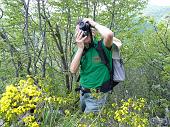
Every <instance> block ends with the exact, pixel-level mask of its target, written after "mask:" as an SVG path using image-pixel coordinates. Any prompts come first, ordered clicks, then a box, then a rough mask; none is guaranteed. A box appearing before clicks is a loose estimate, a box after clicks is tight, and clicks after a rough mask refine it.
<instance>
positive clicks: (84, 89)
mask: <svg viewBox="0 0 170 127" xmlns="http://www.w3.org/2000/svg"><path fill="white" fill-rule="evenodd" d="M81 91H82V92H85V93H91V92H92V91H93V90H92V89H89V88H84V87H81ZM94 91H95V92H96V93H99V92H100V88H96V89H94Z"/></svg>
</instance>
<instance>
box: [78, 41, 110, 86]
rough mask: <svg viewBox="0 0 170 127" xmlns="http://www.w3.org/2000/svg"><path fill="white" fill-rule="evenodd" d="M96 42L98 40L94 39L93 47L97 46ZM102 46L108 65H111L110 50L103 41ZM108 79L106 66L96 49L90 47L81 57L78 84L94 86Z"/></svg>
mask: <svg viewBox="0 0 170 127" xmlns="http://www.w3.org/2000/svg"><path fill="white" fill-rule="evenodd" d="M97 43H98V41H97V40H94V44H95V45H94V46H95V47H96V46H97ZM102 47H103V49H104V51H105V53H106V56H107V58H108V59H109V62H110V66H111V67H112V52H111V50H109V49H107V48H106V47H105V46H104V43H103V42H102ZM109 79H110V74H109V70H108V69H107V66H106V65H104V64H103V63H102V61H101V58H100V56H99V54H98V52H97V51H96V49H95V48H94V47H91V48H90V49H88V51H87V52H86V53H85V55H84V56H82V58H81V67H80V85H81V86H83V87H85V88H96V87H99V86H101V85H102V84H103V83H104V82H106V81H108V80H109Z"/></svg>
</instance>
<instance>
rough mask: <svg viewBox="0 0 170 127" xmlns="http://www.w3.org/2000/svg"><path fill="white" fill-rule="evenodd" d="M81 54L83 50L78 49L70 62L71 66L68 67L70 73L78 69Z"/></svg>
mask: <svg viewBox="0 0 170 127" xmlns="http://www.w3.org/2000/svg"><path fill="white" fill-rule="evenodd" d="M82 54H83V49H81V48H79V49H78V50H77V52H76V54H75V56H74V58H73V60H72V62H71V65H70V71H71V73H76V72H77V70H78V68H79V65H80V60H81V56H82Z"/></svg>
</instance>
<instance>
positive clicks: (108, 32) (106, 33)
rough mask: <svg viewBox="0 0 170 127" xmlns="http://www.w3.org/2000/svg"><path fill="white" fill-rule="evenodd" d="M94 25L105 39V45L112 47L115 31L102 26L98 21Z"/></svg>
mask: <svg viewBox="0 0 170 127" xmlns="http://www.w3.org/2000/svg"><path fill="white" fill-rule="evenodd" d="M94 27H95V28H96V29H97V31H98V32H99V33H100V35H101V36H102V38H103V39H104V40H105V45H106V46H107V47H110V46H111V45H112V39H113V32H112V31H111V30H110V29H109V28H107V27H105V26H102V25H100V24H98V23H96V24H95V26H94Z"/></svg>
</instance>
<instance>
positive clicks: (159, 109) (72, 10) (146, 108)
mask: <svg viewBox="0 0 170 127" xmlns="http://www.w3.org/2000/svg"><path fill="white" fill-rule="evenodd" d="M146 5H147V0H142V1H140V0H126V1H125V0H124V1H122V0H114V1H112V2H111V1H110V0H102V1H97V0H90V1H87V0H78V1H77V0H67V1H66V0H62V1H57V0H48V1H41V0H37V1H33V2H32V1H30V0H28V1H27V2H25V1H24V0H15V1H13V0H1V1H0V126H7V127H9V126H11V125H13V126H17V127H18V126H21V127H23V126H28V127H38V126H42V127H54V126H58V127H75V126H79V127H87V126H90V127H100V126H101V127H106V126H113V125H114V126H115V127H118V126H125V127H129V126H130V127H148V126H151V127H152V126H154V125H152V124H151V122H150V120H151V118H153V117H159V118H165V117H170V113H169V111H168V110H169V108H170V90H169V89H170V37H169V36H168V35H170V29H169V28H170V27H169V25H170V17H169V16H165V17H163V18H161V20H159V22H157V21H158V20H157V19H154V17H151V16H144V15H143V14H142V10H143V9H144V8H145V7H146ZM1 15H2V16H1ZM165 15H166V14H165ZM82 17H90V18H92V19H94V20H95V21H97V22H99V23H100V24H103V25H106V26H107V27H109V28H110V29H111V30H112V31H114V33H115V36H116V37H117V38H119V39H120V40H121V41H122V43H123V46H122V48H121V52H122V57H123V59H124V63H125V69H126V81H124V82H122V83H120V84H119V85H118V86H116V87H115V88H114V90H113V93H112V94H110V96H109V102H108V104H107V105H106V107H103V108H102V111H101V112H99V113H98V114H93V113H90V114H83V113H81V112H80V109H79V101H78V100H79V94H78V93H76V92H74V88H76V86H78V83H76V81H75V80H76V78H77V76H76V75H72V74H71V73H70V72H69V66H70V62H71V59H72V57H73V51H74V50H75V43H74V32H75V24H76V22H77V20H78V19H79V18H82ZM10 84H11V85H10ZM94 96H96V95H94ZM1 121H2V122H1Z"/></svg>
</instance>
